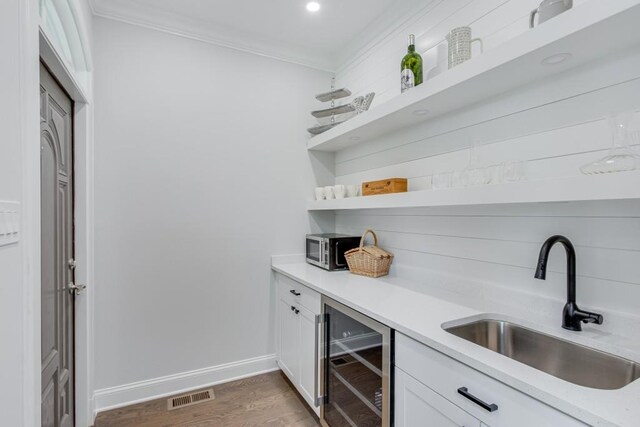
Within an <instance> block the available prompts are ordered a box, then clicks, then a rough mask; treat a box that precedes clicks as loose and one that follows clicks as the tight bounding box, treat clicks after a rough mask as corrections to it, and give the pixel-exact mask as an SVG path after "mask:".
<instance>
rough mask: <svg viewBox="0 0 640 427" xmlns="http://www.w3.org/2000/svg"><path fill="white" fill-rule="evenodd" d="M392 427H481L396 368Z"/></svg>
mask: <svg viewBox="0 0 640 427" xmlns="http://www.w3.org/2000/svg"><path fill="white" fill-rule="evenodd" d="M395 382H396V383H395V427H413V426H420V425H424V426H438V427H480V421H479V420H477V419H475V418H474V417H472V416H471V415H469V414H467V413H466V412H464V411H463V410H462V409H460V408H458V407H457V406H456V405H454V404H453V403H451V402H449V401H448V400H447V399H445V398H444V397H442V396H440V395H439V394H438V393H436V392H434V391H433V390H431V389H430V388H429V387H427V386H426V385H424V384H422V383H421V382H419V381H418V380H416V379H415V378H413V377H412V376H410V375H409V374H407V373H406V372H404V371H403V370H402V369H399V368H398V367H397V366H396V368H395Z"/></svg>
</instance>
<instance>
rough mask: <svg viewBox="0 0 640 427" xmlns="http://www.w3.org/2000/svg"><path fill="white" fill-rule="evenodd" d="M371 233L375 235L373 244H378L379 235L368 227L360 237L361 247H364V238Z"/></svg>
mask: <svg viewBox="0 0 640 427" xmlns="http://www.w3.org/2000/svg"><path fill="white" fill-rule="evenodd" d="M369 233H371V235H372V236H373V246H376V247H377V246H378V236H376V233H375V232H374V231H373V230H372V229H370V228H367V229H366V230H365V232H364V234H363V235H362V238H361V239H360V249H362V248H363V247H364V238H365V237H367V234H369Z"/></svg>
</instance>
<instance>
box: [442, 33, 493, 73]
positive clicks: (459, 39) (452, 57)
mask: <svg viewBox="0 0 640 427" xmlns="http://www.w3.org/2000/svg"><path fill="white" fill-rule="evenodd" d="M473 42H478V43H480V52H482V51H483V50H484V46H483V44H482V40H480V39H472V38H471V27H458V28H454V29H453V30H451V31H450V32H449V34H447V43H448V44H449V48H448V62H449V69H451V68H453V67H456V66H458V65H460V64H462V63H463V62H465V61H468V60H469V59H471V43H473Z"/></svg>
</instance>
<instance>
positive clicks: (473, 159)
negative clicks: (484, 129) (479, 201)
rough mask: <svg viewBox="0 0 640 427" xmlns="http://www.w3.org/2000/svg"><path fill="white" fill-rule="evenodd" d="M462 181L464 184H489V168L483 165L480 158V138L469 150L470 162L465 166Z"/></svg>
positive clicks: (475, 140)
mask: <svg viewBox="0 0 640 427" xmlns="http://www.w3.org/2000/svg"><path fill="white" fill-rule="evenodd" d="M460 181H461V183H462V185H463V186H465V187H467V186H470V185H482V184H488V183H489V182H490V181H491V176H490V175H489V171H488V170H487V168H485V167H483V166H482V162H481V160H480V140H478V139H474V140H473V144H472V146H471V149H470V150H469V164H467V167H466V168H464V170H463V171H462V174H461V175H460Z"/></svg>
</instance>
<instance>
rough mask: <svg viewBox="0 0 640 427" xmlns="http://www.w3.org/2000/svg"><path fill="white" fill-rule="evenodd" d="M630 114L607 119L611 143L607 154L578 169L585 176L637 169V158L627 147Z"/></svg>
mask: <svg viewBox="0 0 640 427" xmlns="http://www.w3.org/2000/svg"><path fill="white" fill-rule="evenodd" d="M631 117H632V113H622V114H618V115H616V116H612V117H609V118H608V123H609V128H610V129H611V135H612V142H611V148H610V149H609V153H608V154H607V155H606V156H605V157H603V158H601V159H600V160H597V161H595V162H593V163H589V164H586V165H584V166H582V167H581V168H580V171H581V172H582V173H583V174H585V175H598V174H603V173H612V172H625V171H632V170H634V169H636V168H637V167H638V156H637V155H636V154H634V152H633V151H631V147H630V146H629V141H630V139H631V138H630V133H629V122H630V121H631Z"/></svg>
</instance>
